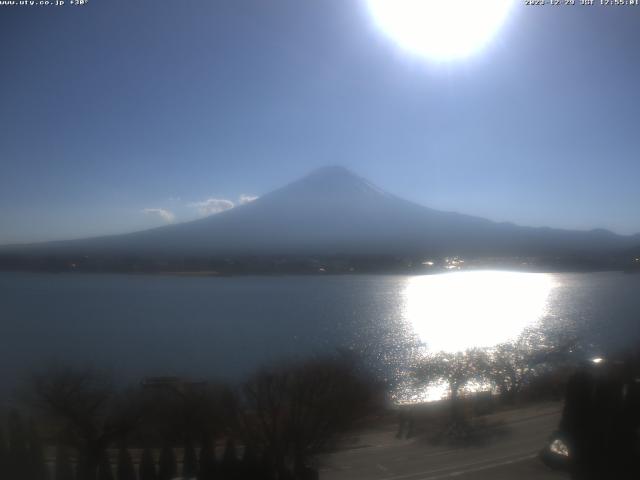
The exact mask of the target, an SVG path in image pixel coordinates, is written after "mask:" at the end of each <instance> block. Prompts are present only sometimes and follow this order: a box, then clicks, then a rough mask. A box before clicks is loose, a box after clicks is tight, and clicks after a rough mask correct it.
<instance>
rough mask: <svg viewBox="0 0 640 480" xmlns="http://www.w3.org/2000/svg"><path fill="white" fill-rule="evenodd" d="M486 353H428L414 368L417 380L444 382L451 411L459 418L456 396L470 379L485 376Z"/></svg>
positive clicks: (479, 379)
mask: <svg viewBox="0 0 640 480" xmlns="http://www.w3.org/2000/svg"><path fill="white" fill-rule="evenodd" d="M487 362H488V359H487V355H486V353H485V352H484V351H482V350H480V349H469V350H467V351H465V352H455V353H450V352H439V353H435V354H431V355H429V356H428V357H427V358H425V359H424V360H423V361H422V362H421V364H420V365H419V366H418V367H417V369H416V377H417V380H418V381H419V382H421V383H423V384H426V385H429V384H433V383H438V382H444V383H445V384H446V385H447V387H448V389H449V398H450V402H451V412H452V417H453V419H454V420H458V419H459V415H460V412H459V410H458V397H459V395H460V391H461V390H462V389H463V388H464V387H465V386H467V385H468V384H469V383H470V382H472V381H481V380H483V379H484V377H485V376H486V371H487Z"/></svg>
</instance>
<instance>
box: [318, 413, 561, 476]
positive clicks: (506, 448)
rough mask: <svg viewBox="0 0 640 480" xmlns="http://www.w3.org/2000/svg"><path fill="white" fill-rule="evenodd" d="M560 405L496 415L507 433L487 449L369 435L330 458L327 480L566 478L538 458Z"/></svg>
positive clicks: (389, 432) (388, 433) (385, 432)
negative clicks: (441, 445) (434, 444)
mask: <svg viewBox="0 0 640 480" xmlns="http://www.w3.org/2000/svg"><path fill="white" fill-rule="evenodd" d="M559 412H560V406H559V405H558V404H546V405H541V406H536V407H531V408H527V409H523V410H519V411H514V412H509V413H506V414H501V415H500V416H499V417H498V416H495V417H494V418H493V419H492V420H494V421H495V420H501V421H502V422H504V427H503V428H502V431H503V434H502V435H500V436H498V437H494V438H493V440H491V441H490V442H488V443H487V444H486V445H484V446H481V447H480V446H478V447H466V448H451V447H434V446H432V445H430V444H429V443H427V442H425V441H424V440H421V439H414V440H398V439H396V438H395V436H394V434H395V428H393V426H387V428H386V429H380V430H377V431H371V432H367V433H364V434H363V435H362V436H361V437H360V438H359V442H358V444H356V445H354V448H352V449H350V450H345V451H341V452H339V453H336V454H334V455H332V456H330V457H329V458H327V461H326V464H325V467H324V468H323V470H322V471H321V475H320V478H321V480H347V479H350V480H360V479H362V480H440V479H448V478H456V479H462V480H464V479H491V480H500V479H509V480H513V479H517V480H529V479H566V478H567V476H566V475H565V474H563V473H560V472H554V471H551V470H549V469H548V468H547V467H546V466H545V465H543V464H542V463H541V462H540V461H539V460H538V458H537V454H538V452H539V451H540V449H541V448H542V447H543V446H544V444H545V442H546V440H547V438H548V437H549V435H550V434H551V432H552V431H553V430H554V429H555V428H556V426H557V424H558V420H559Z"/></svg>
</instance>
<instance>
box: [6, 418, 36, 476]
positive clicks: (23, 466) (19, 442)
mask: <svg viewBox="0 0 640 480" xmlns="http://www.w3.org/2000/svg"><path fill="white" fill-rule="evenodd" d="M30 460H31V459H30V457H29V449H28V440H27V434H26V431H25V428H24V424H23V422H22V417H21V416H20V414H19V413H18V412H17V411H15V410H14V411H12V412H11V413H10V414H9V459H8V462H7V463H8V467H9V468H8V470H7V471H8V475H7V476H8V478H11V479H12V480H28V478H29V473H30Z"/></svg>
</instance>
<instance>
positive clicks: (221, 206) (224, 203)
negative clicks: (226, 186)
mask: <svg viewBox="0 0 640 480" xmlns="http://www.w3.org/2000/svg"><path fill="white" fill-rule="evenodd" d="M189 206H190V207H194V208H197V209H198V211H199V212H200V214H201V215H213V214H214V213H220V212H224V211H225V210H230V209H232V208H233V207H235V204H234V203H233V202H232V201H231V200H227V199H226V198H208V199H207V200H203V201H202V202H193V203H190V204H189Z"/></svg>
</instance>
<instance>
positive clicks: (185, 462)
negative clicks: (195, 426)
mask: <svg viewBox="0 0 640 480" xmlns="http://www.w3.org/2000/svg"><path fill="white" fill-rule="evenodd" d="M197 471H198V459H197V456H196V449H195V447H194V446H193V442H192V441H191V440H187V441H186V442H185V446H184V457H183V459H182V476H183V477H184V478H185V479H191V478H195V477H196V473H197Z"/></svg>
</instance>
